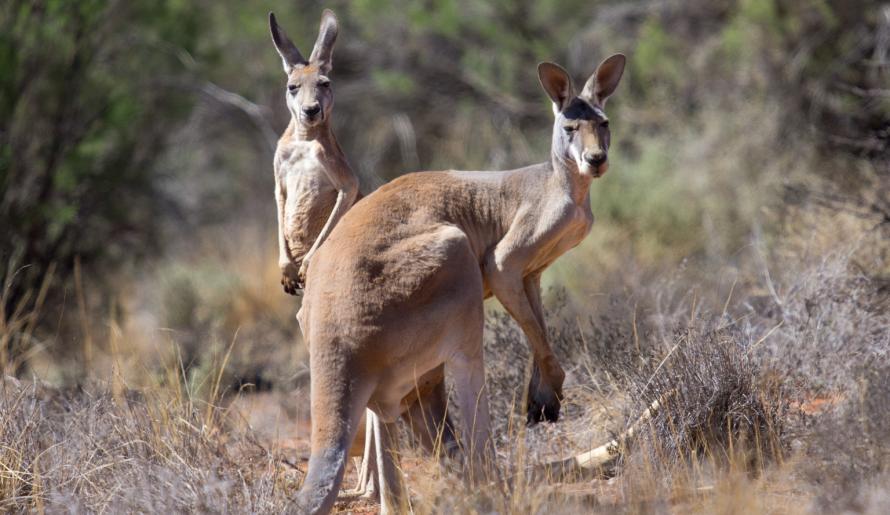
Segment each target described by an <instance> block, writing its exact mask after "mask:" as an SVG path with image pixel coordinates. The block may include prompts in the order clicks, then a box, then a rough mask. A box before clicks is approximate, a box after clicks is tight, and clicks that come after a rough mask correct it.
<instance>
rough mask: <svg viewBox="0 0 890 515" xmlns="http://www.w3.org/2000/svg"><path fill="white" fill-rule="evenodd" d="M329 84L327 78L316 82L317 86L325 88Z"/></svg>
mask: <svg viewBox="0 0 890 515" xmlns="http://www.w3.org/2000/svg"><path fill="white" fill-rule="evenodd" d="M330 85H331V81H329V80H323V81H321V82H319V83H318V86H319V87H321V88H326V87H328V86H330Z"/></svg>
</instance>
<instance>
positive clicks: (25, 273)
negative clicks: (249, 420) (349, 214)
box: [0, 0, 890, 382]
mask: <svg viewBox="0 0 890 515" xmlns="http://www.w3.org/2000/svg"><path fill="white" fill-rule="evenodd" d="M324 6H328V7H331V8H333V9H334V10H335V12H336V13H337V15H338V17H339V18H340V22H341V31H340V38H339V41H338V44H337V47H336V50H335V62H334V72H333V87H334V91H335V96H336V107H335V113H334V123H335V131H336V134H337V136H338V138H339V140H340V142H341V144H342V146H343V147H344V149H345V151H346V153H347V155H348V156H349V158H350V159H351V162H352V164H353V166H354V167H355V168H356V169H357V171H358V172H359V173H360V175H361V177H362V181H363V189H364V190H365V191H366V192H367V191H370V190H372V189H374V188H375V187H377V186H379V185H380V184H382V183H383V182H385V181H388V180H391V179H392V178H394V177H396V176H398V175H399V174H402V173H405V172H408V171H413V170H418V169H437V168H445V167H447V168H457V169H503V168H509V167H515V166H520V165H525V164H530V163H533V162H540V161H543V160H545V159H547V156H548V148H549V142H550V137H549V133H550V130H551V120H552V118H551V113H550V107H549V105H548V102H547V100H546V96H545V95H544V94H543V93H542V91H541V90H540V87H539V85H538V81H537V78H536V73H535V66H536V63H537V62H539V61H541V60H553V61H556V62H559V63H561V64H563V65H565V66H566V67H567V68H568V69H569V70H570V71H571V72H572V73H573V74H574V75H575V78H576V80H577V81H578V83H579V84H580V83H581V81H583V80H584V79H585V78H586V77H587V76H588V75H589V74H590V73H591V72H592V71H593V69H594V68H595V66H596V64H597V63H598V62H599V61H600V60H601V59H602V58H603V57H605V56H607V55H609V54H611V53H613V52H624V53H626V54H627V55H628V56H629V62H630V67H629V70H628V72H627V73H626V75H625V79H624V82H623V84H622V85H621V88H620V90H619V92H618V94H617V95H616V96H615V98H614V100H613V101H612V102H610V105H609V111H610V115H611V118H612V120H614V123H613V125H612V127H613V133H614V136H613V137H614V142H613V150H612V152H611V154H610V155H611V157H612V162H613V164H612V169H611V170H612V171H611V173H610V174H609V175H608V176H607V177H605V178H604V179H603V180H600V181H597V182H595V183H594V185H593V187H592V193H591V195H592V199H593V211H594V214H595V216H596V218H597V223H596V225H595V226H594V229H593V232H592V234H591V236H590V237H589V238H588V239H587V240H586V241H585V242H584V243H583V244H582V246H581V247H580V248H579V249H578V250H576V251H574V252H572V253H570V254H569V255H568V256H566V257H565V258H563V259H562V260H561V261H560V262H559V263H557V265H556V266H555V267H554V271H553V272H551V273H549V274H548V275H547V280H548V281H550V282H552V283H558V284H561V285H565V286H566V288H568V293H569V296H570V299H571V302H572V303H573V304H574V305H576V306H580V307H581V308H582V309H593V303H594V300H593V299H595V298H596V297H597V296H598V295H601V294H602V292H604V291H621V290H622V289H624V290H627V289H628V288H630V287H632V286H633V285H640V284H645V283H646V282H647V281H650V280H651V279H652V278H654V277H659V276H662V275H663V274H665V273H670V271H671V270H676V267H678V266H685V267H687V269H690V268H691V269H694V270H695V271H696V272H695V274H693V275H694V276H695V277H696V278H697V279H702V280H707V278H708V277H712V278H713V277H714V276H716V278H717V279H721V278H725V276H726V273H727V270H732V269H733V267H734V266H736V265H737V264H738V263H739V261H740V260H741V259H742V258H741V257H740V256H741V255H742V254H743V252H742V250H743V249H745V248H747V247H748V246H750V245H752V242H753V243H755V244H756V245H765V246H766V248H770V247H769V245H770V244H771V242H773V241H776V240H777V239H784V238H787V237H788V235H789V232H788V227H789V226H790V227H792V228H793V232H795V233H803V234H815V233H813V232H812V231H813V230H814V227H816V226H822V227H824V226H825V225H826V224H837V227H838V229H839V232H841V233H843V234H845V235H849V232H848V231H845V230H844V227H847V226H845V225H844V224H843V223H841V222H837V221H836V220H837V218H836V217H837V216H839V213H843V214H844V216H845V217H846V218H845V220H846V219H847V218H850V217H852V218H854V219H857V220H861V221H863V222H862V224H860V225H857V226H856V227H857V229H856V231H860V230H861V231H864V232H863V234H871V235H874V234H876V233H875V231H877V234H883V235H886V234H887V232H886V231H887V226H888V222H890V203H888V202H890V201H888V199H890V181H888V175H890V144H888V142H890V4H886V3H884V4H882V3H881V2H876V1H870V0H844V1H840V0H816V1H813V2H796V1H791V0H717V1H711V0H708V1H705V0H691V1H682V2H680V1H663V0H641V1H635V2H617V1H606V0H598V1H597V0H593V1H591V0H585V1H575V0H561V1H557V0H546V1H537V0H536V1H531V0H519V1H513V0H511V1H494V2H484V3H483V2H467V1H458V0H431V1H422V2H408V1H395V2H390V1H381V0H356V1H351V2H350V1H335V2H329V3H325V4H324V5H323V4H322V2H312V1H299V2H293V1H292V2H268V1H263V2H236V1H230V0H220V1H213V2H211V1H203V0H197V1H189V2H187V1H182V0H160V1H155V0H152V1H144V0H133V1H115V0H106V1H101V0H86V1H79V2H72V1H63V0H58V1H37V0H7V1H6V2H4V3H3V5H2V7H0V92H2V93H0V184H2V189H0V233H2V234H0V242H2V247H0V252H2V259H3V265H4V268H3V270H2V271H0V280H2V284H3V296H2V304H3V310H2V321H3V324H4V327H5V328H7V329H10V328H12V329H14V330H7V331H5V332H4V333H5V334H6V336H5V337H4V342H3V346H2V347H3V352H4V357H3V362H4V364H5V366H6V367H7V370H8V371H13V372H17V373H19V374H21V373H24V372H26V371H28V370H31V371H37V372H38V373H39V374H41V375H49V376H53V377H54V378H56V379H58V380H77V379H78V378H79V377H82V376H83V374H84V373H85V371H87V370H93V369H97V368H98V369H101V368H102V367H103V366H106V367H110V366H111V364H110V362H104V365H103V362H102V361H101V356H103V355H106V354H109V352H110V350H111V349H112V348H115V349H116V350H115V352H120V353H125V352H126V351H125V350H122V348H123V349H138V350H135V351H133V354H132V356H133V357H132V359H133V360H134V362H137V363H139V364H140V365H146V363H147V361H146V359H148V361H149V362H150V361H151V360H152V359H157V360H163V359H179V360H182V362H183V363H184V364H185V366H186V367H187V368H188V367H191V366H192V365H194V366H199V365H200V363H199V361H200V359H199V354H200V355H215V354H213V353H208V352H206V351H208V349H216V350H217V351H221V350H224V349H225V348H227V346H228V345H229V343H230V342H231V340H232V338H234V337H235V336H234V335H235V333H236V332H237V333H238V335H237V338H238V340H239V343H238V345H236V346H235V349H236V354H237V352H239V351H238V350H237V349H240V351H241V352H243V353H244V354H245V356H247V355H252V356H254V357H253V358H248V357H245V358H244V359H245V360H248V361H250V362H251V363H253V364H251V365H250V366H248V367H247V370H245V371H243V372H242V373H241V375H243V376H244V377H247V378H249V380H250V381H251V382H263V381H268V380H271V379H269V378H278V379H279V380H280V379H281V378H282V377H292V375H293V373H294V370H295V367H296V364H298V363H299V362H300V360H301V355H300V353H301V352H302V351H299V350H293V351H290V350H289V351H288V352H292V354H288V355H287V356H289V358H288V359H277V358H270V359H269V360H268V362H264V361H263V360H262V359H260V360H257V359H256V356H257V355H272V354H273V353H271V351H270V349H280V348H287V349H293V348H295V346H294V345H292V342H293V341H295V339H296V338H298V333H299V332H298V330H297V327H296V324H295V322H294V320H293V313H295V312H296V309H297V307H298V301H296V300H295V299H293V298H291V297H287V296H285V295H284V294H283V293H282V292H280V291H279V288H278V283H277V279H278V276H277V275H278V274H277V269H276V265H275V263H276V257H275V252H276V249H275V236H274V232H275V215H274V201H273V196H272V188H273V183H272V164H271V163H272V153H273V150H274V145H275V141H276V138H277V134H279V133H280V132H281V130H283V128H284V126H285V125H286V124H287V121H288V117H289V115H288V113H287V111H286V109H285V106H284V101H283V100H284V84H285V83H284V76H283V74H282V72H281V68H280V63H279V60H278V56H277V55H276V53H275V51H274V49H273V47H272V45H271V43H270V40H269V39H270V38H269V35H268V33H267V21H266V20H267V18H266V15H267V13H268V11H270V10H274V11H275V12H276V13H277V14H278V15H279V19H280V20H281V21H282V23H283V24H284V26H285V27H286V28H287V30H288V32H289V33H290V34H291V35H292V37H293V38H294V39H295V40H296V41H297V43H298V45H299V46H301V48H303V49H304V50H305V51H308V49H309V47H310V45H311V43H312V41H313V40H314V37H315V34H316V31H317V23H318V18H319V14H320V12H321V9H322V8H323V7H324ZM800 206H806V207H807V209H808V211H807V212H808V213H810V214H811V215H812V213H819V214H818V215H812V216H816V218H806V219H805V218H802V217H801V216H799V215H798V213H799V210H797V208H798V207H800ZM833 220H834V221H833ZM863 227H867V229H863ZM804 237H806V236H804ZM829 239H830V238H829ZM879 253H883V254H881V255H882V256H883V257H884V258H886V253H887V249H886V248H884V249H882V250H879ZM879 262H882V263H884V265H883V267H881V266H878V267H877V269H873V270H871V271H870V273H872V274H874V275H875V276H876V277H878V276H880V277H886V275H887V273H888V268H887V265H886V259H883V260H881V261H879ZM684 263H685V265H684ZM689 263H693V264H694V266H691V267H690V266H689ZM712 280H716V279H712ZM35 308H38V309H35ZM115 342H117V343H115ZM171 349H172V350H171ZM262 349H266V351H263V350H262ZM171 352H172V353H173V354H170V353H171ZM277 352H279V351H275V353H277ZM202 353H203V354H202ZM171 355H172V356H174V357H172V358H171V357H170V356H171ZM145 356H149V357H150V359H149V358H145ZM163 356H166V357H163ZM60 360H61V361H62V362H64V363H65V366H64V367H54V366H52V365H51V364H52V363H58V362H60ZM257 361H259V363H257ZM35 367H36V368H35ZM276 367H278V368H279V369H280V370H278V369H276ZM148 368H150V367H148ZM264 378H265V379H264Z"/></svg>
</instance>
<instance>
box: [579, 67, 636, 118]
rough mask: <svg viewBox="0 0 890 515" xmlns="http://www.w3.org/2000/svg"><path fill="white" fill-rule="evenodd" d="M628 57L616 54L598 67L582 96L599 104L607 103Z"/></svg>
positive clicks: (588, 80)
mask: <svg viewBox="0 0 890 515" xmlns="http://www.w3.org/2000/svg"><path fill="white" fill-rule="evenodd" d="M626 62H627V59H626V58H625V57H624V55H623V54H614V55H611V56H609V57H607V58H606V60H605V61H603V62H602V63H600V65H599V66H597V67H596V71H595V72H593V75H591V76H590V78H589V79H587V82H586V83H585V84H584V90H582V91H581V97H582V98H584V99H585V100H587V101H588V102H591V103H593V104H597V105H599V106H604V105H606V99H607V98H609V96H610V95H611V94H612V93H614V92H615V88H617V87H618V83H619V82H621V75H622V74H623V73H624V64H625V63H626Z"/></svg>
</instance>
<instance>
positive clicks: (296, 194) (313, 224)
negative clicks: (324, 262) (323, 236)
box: [284, 170, 337, 262]
mask: <svg viewBox="0 0 890 515" xmlns="http://www.w3.org/2000/svg"><path fill="white" fill-rule="evenodd" d="M318 172H319V173H312V172H308V171H304V173H299V174H294V175H293V176H291V177H288V178H287V181H286V191H287V201H286V202H285V207H284V225H285V228H284V238H285V242H286V243H287V246H288V250H290V253H291V256H292V257H293V258H294V260H295V261H297V262H300V261H302V259H303V256H305V255H306V253H307V252H309V249H310V248H312V244H313V243H315V239H316V238H318V235H319V233H321V230H322V228H323V227H324V225H325V223H327V221H328V217H330V215H331V211H333V209H334V204H335V203H336V202H337V190H336V189H335V188H334V187H333V185H331V184H330V183H329V182H328V180H327V177H324V176H319V175H322V174H323V173H324V172H323V171H322V170H319V171H318Z"/></svg>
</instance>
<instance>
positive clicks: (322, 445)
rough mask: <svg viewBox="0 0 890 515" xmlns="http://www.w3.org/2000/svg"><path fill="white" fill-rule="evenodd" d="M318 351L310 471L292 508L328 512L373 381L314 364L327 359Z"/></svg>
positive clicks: (314, 356)
mask: <svg viewBox="0 0 890 515" xmlns="http://www.w3.org/2000/svg"><path fill="white" fill-rule="evenodd" d="M318 354H323V353H314V354H312V355H311V357H310V365H311V370H312V375H311V384H312V394H311V397H312V452H311V454H310V456H309V472H308V474H307V475H306V479H305V480H304V481H303V486H302V487H301V488H300V492H299V493H298V494H297V498H296V506H295V507H294V510H293V511H294V512H296V513H300V514H312V515H316V514H326V513H329V512H330V511H331V508H333V506H334V502H335V501H336V500H337V494H338V492H339V489H340V483H341V482H342V481H343V472H344V470H345V468H346V460H347V458H348V456H349V447H350V445H351V444H352V441H353V440H354V439H355V433H356V429H357V428H358V425H359V421H360V419H361V415H362V414H363V413H364V411H365V406H367V404H368V398H369V397H370V392H371V388H370V386H371V385H364V384H362V383H361V382H360V381H357V380H356V379H355V378H352V377H351V376H350V375H349V374H348V373H346V371H345V370H343V367H337V366H333V367H329V366H312V365H321V363H318V362H320V361H325V360H323V359H322V358H323V357H324V356H323V355H318ZM311 362H316V363H314V364H313V363H311ZM334 362H335V363H336V362H337V361H334ZM340 363H342V361H341V362H340Z"/></svg>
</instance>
